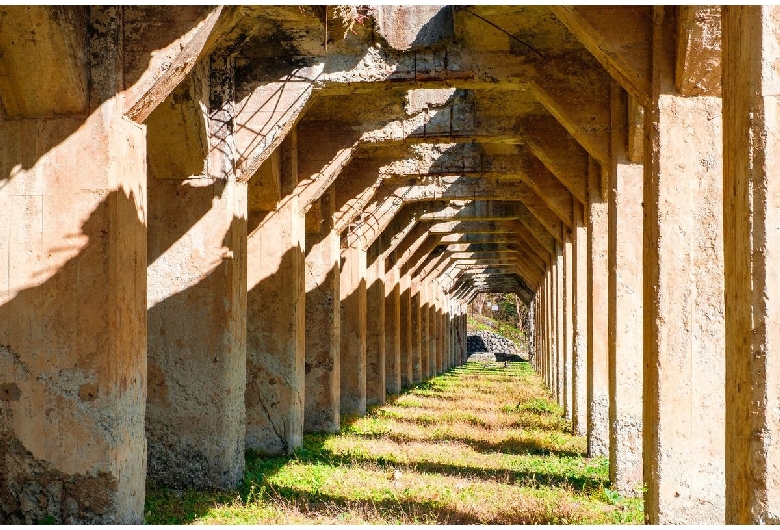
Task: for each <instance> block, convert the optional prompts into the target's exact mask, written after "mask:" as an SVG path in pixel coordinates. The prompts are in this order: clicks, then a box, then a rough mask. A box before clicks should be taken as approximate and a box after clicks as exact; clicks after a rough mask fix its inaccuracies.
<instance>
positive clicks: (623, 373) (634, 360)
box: [608, 84, 644, 495]
mask: <svg viewBox="0 0 780 530" xmlns="http://www.w3.org/2000/svg"><path fill="white" fill-rule="evenodd" d="M627 99H628V97H627V94H626V93H625V92H623V91H622V90H621V89H620V88H619V86H618V85H617V84H613V87H612V149H611V152H612V167H611V168H610V176H609V179H610V184H609V193H610V196H609V258H608V261H609V315H608V316H609V396H610V406H609V427H610V432H609V439H610V444H609V474H610V480H611V481H612V486H613V487H614V488H616V489H617V490H618V491H619V492H620V493H621V494H623V495H636V494H637V491H638V488H641V487H642V485H643V482H644V481H643V476H642V363H643V360H642V334H641V333H640V331H641V330H642V213H643V212H642V179H643V173H642V172H643V168H642V165H641V164H633V163H631V161H630V160H629V159H628V157H627V154H626V149H627V145H628V142H627V135H626V124H627V121H628V120H627V103H628V102H627Z"/></svg>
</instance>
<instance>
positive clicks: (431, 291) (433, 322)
mask: <svg viewBox="0 0 780 530" xmlns="http://www.w3.org/2000/svg"><path fill="white" fill-rule="evenodd" d="M440 334H441V328H440V323H439V299H438V298H437V296H436V287H435V285H434V284H433V282H430V283H429V284H428V377H433V376H435V375H436V374H438V373H439V355H440V352H439V335H440Z"/></svg>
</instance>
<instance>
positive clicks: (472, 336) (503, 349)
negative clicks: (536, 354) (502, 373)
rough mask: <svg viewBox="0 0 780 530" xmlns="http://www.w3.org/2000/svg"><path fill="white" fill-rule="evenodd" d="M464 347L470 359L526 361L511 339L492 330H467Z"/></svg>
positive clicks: (526, 358)
mask: <svg viewBox="0 0 780 530" xmlns="http://www.w3.org/2000/svg"><path fill="white" fill-rule="evenodd" d="M466 347H467V349H468V356H469V359H470V360H488V358H490V359H493V358H494V359H495V360H496V361H499V362H502V361H527V360H528V356H527V355H523V354H521V353H520V352H519V351H518V349H517V346H515V343H514V342H512V341H511V340H509V339H507V338H505V337H502V336H501V335H498V334H497V333H493V332H492V331H469V332H468V337H467V339H466Z"/></svg>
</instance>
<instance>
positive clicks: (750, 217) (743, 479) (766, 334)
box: [722, 6, 780, 524]
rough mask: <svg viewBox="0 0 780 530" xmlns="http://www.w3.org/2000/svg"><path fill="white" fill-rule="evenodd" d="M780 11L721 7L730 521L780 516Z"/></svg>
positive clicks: (763, 521)
mask: <svg viewBox="0 0 780 530" xmlns="http://www.w3.org/2000/svg"><path fill="white" fill-rule="evenodd" d="M779 15H780V14H779V13H778V8H777V7H775V6H751V7H741V6H728V7H724V8H723V20H722V24H723V26H722V27H723V117H724V120H725V123H727V124H728V127H724V131H723V134H724V139H723V146H724V168H723V169H724V198H723V208H724V225H725V233H724V247H725V270H726V286H725V287H726V314H725V317H726V349H725V351H726V467H725V472H726V497H725V501H726V522H727V523H729V524H732V523H733V524H767V523H769V524H777V523H778V519H779V516H778V514H780V470H779V469H778V467H777V462H778V461H780V452H779V451H780V448H778V444H777V440H778V438H779V437H780V412H778V411H780V393H778V388H777V381H778V378H780V375H779V373H780V372H779V371H778V370H780V367H779V366H778V362H777V360H778V348H779V347H780V304H779V303H778V302H779V300H778V294H777V285H779V284H780V278H779V277H778V276H779V274H780V273H779V272H778V269H777V263H780V239H779V238H778V236H777V227H778V226H780V220H779V219H778V217H780V216H779V215H778V214H779V213H780V201H778V197H780V191H778V186H779V184H780V182H779V181H778V178H777V167H778V159H777V157H778V152H780V143H779V141H778V140H779V139H778V129H777V125H776V116H777V115H778V109H780V104H779V101H778V95H779V94H778V90H777V82H776V79H777V64H778V50H777V47H776V45H775V43H776V42H777V32H778V25H777V20H778V16H779Z"/></svg>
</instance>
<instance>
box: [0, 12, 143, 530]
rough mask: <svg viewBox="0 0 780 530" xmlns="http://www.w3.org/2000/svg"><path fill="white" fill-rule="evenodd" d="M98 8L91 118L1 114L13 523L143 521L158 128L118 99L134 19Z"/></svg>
mask: <svg viewBox="0 0 780 530" xmlns="http://www.w3.org/2000/svg"><path fill="white" fill-rule="evenodd" d="M92 10H93V11H92V12H93V13H95V14H96V15H98V16H100V18H101V19H102V20H101V22H102V24H99V25H98V24H94V25H93V24H90V26H91V29H94V32H93V33H90V38H91V40H90V42H91V43H92V45H93V46H97V47H98V49H97V50H88V52H89V51H91V52H93V53H94V57H95V58H97V59H99V60H98V61H97V62H96V63H93V64H92V67H91V69H90V70H89V71H88V72H85V74H86V76H87V77H88V78H89V79H90V80H92V85H91V86H92V96H93V98H94V101H92V102H90V105H89V108H88V109H85V110H86V111H87V112H86V114H88V116H87V117H86V118H85V117H83V116H79V117H70V116H50V117H47V118H44V119H38V118H32V117H30V118H19V119H14V120H3V119H2V117H1V116H0V138H2V141H0V175H2V176H3V180H2V184H0V226H1V227H2V231H1V233H0V256H2V258H0V461H2V464H0V469H1V470H2V471H0V520H3V521H4V522H6V523H9V524H23V523H28V524H30V523H33V522H36V521H40V520H43V519H44V518H45V517H46V516H47V515H50V514H51V515H55V518H56V519H57V521H58V522H65V523H100V524H106V523H125V524H140V523H141V522H142V521H143V507H144V488H145V484H144V479H145V474H146V440H145V436H144V408H145V401H146V268H145V264H146V259H147V258H146V212H147V204H146V154H147V153H146V139H145V135H146V127H145V126H143V125H138V124H136V123H133V122H131V121H129V120H126V119H124V118H123V116H122V114H123V103H122V99H121V98H114V96H115V94H117V93H118V91H119V90H121V89H122V88H121V87H120V86H119V83H120V80H121V78H122V75H121V72H122V63H121V58H122V55H121V45H120V42H121V20H120V19H119V17H116V16H115V10H104V9H103V8H92ZM106 11H107V12H108V16H106V17H103V16H102V15H103V13H105V12H106ZM112 13H114V16H112ZM39 38H40V34H39ZM95 52H97V53H95ZM8 53H10V52H8ZM27 89H28V87H20V90H27ZM85 90H86V88H85ZM44 479H45V480H46V483H43V480H44ZM14 495H16V497H14ZM16 499H19V500H20V501H22V502H19V501H17V500H16ZM60 514H61V516H60Z"/></svg>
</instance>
